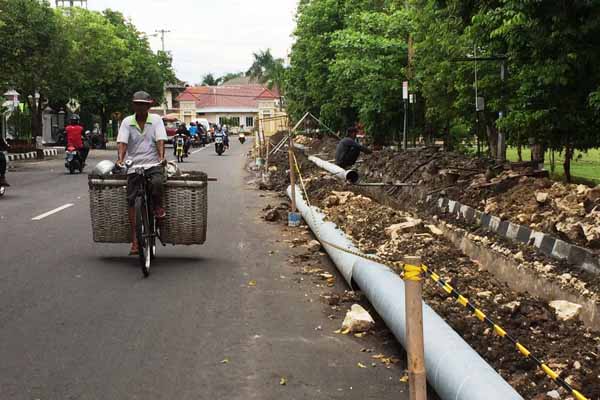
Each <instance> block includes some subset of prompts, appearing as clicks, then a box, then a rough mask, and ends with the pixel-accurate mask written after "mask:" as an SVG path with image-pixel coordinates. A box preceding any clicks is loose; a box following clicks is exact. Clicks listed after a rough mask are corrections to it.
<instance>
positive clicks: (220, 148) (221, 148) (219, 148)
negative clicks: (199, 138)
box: [215, 136, 225, 155]
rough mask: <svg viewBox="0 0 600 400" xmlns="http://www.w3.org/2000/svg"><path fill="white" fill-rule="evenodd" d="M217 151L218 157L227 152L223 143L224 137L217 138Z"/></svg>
mask: <svg viewBox="0 0 600 400" xmlns="http://www.w3.org/2000/svg"><path fill="white" fill-rule="evenodd" d="M215 151H216V152H217V154H218V155H222V154H223V152H224V151H225V144H224V143H223V136H216V137H215Z"/></svg>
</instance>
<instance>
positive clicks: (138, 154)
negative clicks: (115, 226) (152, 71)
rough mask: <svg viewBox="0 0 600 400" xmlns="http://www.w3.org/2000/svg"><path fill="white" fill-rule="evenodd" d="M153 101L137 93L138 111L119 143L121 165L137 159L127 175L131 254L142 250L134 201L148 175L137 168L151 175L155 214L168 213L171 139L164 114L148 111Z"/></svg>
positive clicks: (128, 121)
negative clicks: (167, 167)
mask: <svg viewBox="0 0 600 400" xmlns="http://www.w3.org/2000/svg"><path fill="white" fill-rule="evenodd" d="M153 102H154V101H153V100H152V98H151V97H150V95H149V94H148V93H146V92H143V91H140V92H136V93H135V94H134V95H133V99H132V107H133V111H134V112H135V114H134V115H131V116H129V117H127V118H125V119H124V120H123V122H122V123H121V127H120V128H119V135H118V136H117V143H118V146H119V159H118V161H117V165H119V166H121V167H122V166H123V165H124V163H125V159H126V158H127V159H128V160H131V161H133V167H134V168H130V169H129V171H128V175H127V201H128V204H129V223H130V225H131V232H132V234H131V237H132V243H131V251H130V253H129V254H130V255H137V254H138V253H139V247H138V242H137V238H136V230H135V208H134V202H135V198H136V194H137V191H138V189H139V187H140V186H141V185H142V183H143V182H142V181H140V180H141V179H146V178H145V177H144V176H141V175H138V174H136V173H135V168H140V167H142V168H144V170H145V171H146V174H145V175H146V176H147V177H148V178H149V181H150V182H149V183H150V191H151V194H152V204H153V205H154V215H155V217H156V218H158V219H161V218H164V217H165V216H166V212H165V209H164V208H163V207H162V193H163V184H164V175H163V171H162V166H163V165H164V164H166V159H165V142H166V141H167V140H168V137H167V131H166V129H165V125H164V123H163V121H162V119H161V117H160V116H158V115H156V114H149V113H148V110H149V109H150V107H151V106H152V104H153Z"/></svg>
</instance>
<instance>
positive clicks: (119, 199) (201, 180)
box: [88, 172, 208, 245]
mask: <svg viewBox="0 0 600 400" xmlns="http://www.w3.org/2000/svg"><path fill="white" fill-rule="evenodd" d="M88 183H89V188H90V213H91V217H92V232H93V236H94V242H97V243H130V242H131V228H130V226H129V219H128V217H127V208H128V207H127V178H126V177H125V176H122V175H111V176H108V177H103V176H93V175H90V176H89V181H88ZM163 205H164V207H165V209H166V211H167V217H166V218H165V219H164V220H162V222H161V223H160V225H159V228H160V237H161V239H162V240H163V242H164V243H166V244H184V245H191V244H203V243H204V242H205V241H206V223H207V211H208V196H207V178H206V174H204V173H203V172H186V173H184V174H183V175H182V176H177V177H172V178H169V179H168V180H167V183H166V184H165V191H164V196H163Z"/></svg>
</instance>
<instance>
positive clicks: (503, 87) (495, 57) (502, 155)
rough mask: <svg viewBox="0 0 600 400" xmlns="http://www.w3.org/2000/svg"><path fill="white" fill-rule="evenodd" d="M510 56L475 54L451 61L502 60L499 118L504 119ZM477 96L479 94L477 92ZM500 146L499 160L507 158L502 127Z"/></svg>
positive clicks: (476, 105)
mask: <svg viewBox="0 0 600 400" xmlns="http://www.w3.org/2000/svg"><path fill="white" fill-rule="evenodd" d="M507 59H508V57H507V56H506V55H492V56H487V57H481V56H476V55H473V56H472V57H461V58H454V59H451V60H450V61H452V62H475V63H477V61H500V81H501V83H502V84H501V93H502V94H501V102H502V106H501V107H502V110H500V112H499V113H498V119H499V120H500V119H502V118H504V117H506V113H507V109H506V60H507ZM476 96H477V94H476ZM475 107H476V110H477V109H478V108H479V105H478V102H477V98H476V99H475ZM497 138H498V144H497V145H498V147H497V149H496V159H497V160H499V161H505V160H506V135H505V134H504V132H502V130H501V129H498V134H497Z"/></svg>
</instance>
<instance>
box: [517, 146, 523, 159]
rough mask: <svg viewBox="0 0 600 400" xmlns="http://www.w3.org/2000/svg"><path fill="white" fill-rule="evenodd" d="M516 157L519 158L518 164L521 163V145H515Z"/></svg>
mask: <svg viewBox="0 0 600 400" xmlns="http://www.w3.org/2000/svg"><path fill="white" fill-rule="evenodd" d="M517 157H519V162H523V153H522V152H521V145H520V144H518V145H517Z"/></svg>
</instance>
